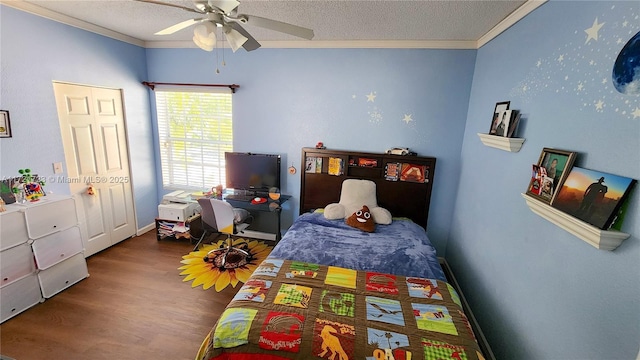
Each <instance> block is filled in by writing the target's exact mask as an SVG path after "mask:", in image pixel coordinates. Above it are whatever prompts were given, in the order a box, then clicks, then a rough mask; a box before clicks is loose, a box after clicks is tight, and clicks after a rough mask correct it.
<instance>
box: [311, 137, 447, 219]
mask: <svg viewBox="0 0 640 360" xmlns="http://www.w3.org/2000/svg"><path fill="white" fill-rule="evenodd" d="M318 159H320V160H318ZM336 159H340V160H336ZM330 162H332V163H334V164H335V163H339V162H341V163H342V170H341V173H340V170H338V171H337V173H340V174H339V175H335V173H336V171H334V170H333V169H330ZM408 165H414V166H412V167H410V166H408ZM388 167H389V168H390V169H389V171H387V168H388ZM394 167H395V168H397V172H396V175H398V179H397V180H396V181H393V180H390V179H393V178H394V177H395V176H393V175H394V173H393V171H392V170H393V168H394ZM403 168H404V169H405V171H404V174H405V176H402V169H403ZM435 168H436V158H433V157H422V156H401V155H388V154H377V153H366V152H355V151H343V150H330V149H316V148H302V164H301V171H300V173H301V175H300V176H301V183H300V214H303V213H305V212H308V211H313V210H315V209H320V208H324V207H325V206H327V205H328V204H331V203H337V202H338V201H340V190H341V188H342V182H343V181H344V180H346V179H367V180H372V181H374V182H375V183H376V189H377V194H376V195H377V198H378V206H382V207H383V208H386V209H387V210H389V211H390V212H391V215H393V216H396V217H408V218H410V219H411V220H413V221H414V222H415V223H417V224H418V225H420V226H422V227H424V228H425V229H426V227H427V220H428V218H429V204H430V202H431V189H432V187H433V174H434V171H435ZM330 170H331V171H330ZM388 178H389V179H388Z"/></svg>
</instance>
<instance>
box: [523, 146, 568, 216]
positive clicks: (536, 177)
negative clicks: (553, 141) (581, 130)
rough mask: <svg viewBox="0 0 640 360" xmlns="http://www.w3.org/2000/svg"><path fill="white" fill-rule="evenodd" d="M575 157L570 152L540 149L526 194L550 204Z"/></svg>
mask: <svg viewBox="0 0 640 360" xmlns="http://www.w3.org/2000/svg"><path fill="white" fill-rule="evenodd" d="M575 157H576V153H575V152H572V151H566V150H558V149H551V148H544V149H542V153H541V154H540V158H539V159H538V163H537V164H535V165H534V169H533V171H532V175H531V181H530V182H529V187H528V188H527V194H529V195H531V196H533V197H535V198H538V199H539V200H541V201H543V202H545V203H547V204H551V203H552V202H553V199H554V197H555V196H556V194H557V193H558V189H559V187H560V186H561V185H562V183H563V181H564V179H565V178H566V177H567V174H569V171H570V170H571V167H572V166H573V161H574V160H575Z"/></svg>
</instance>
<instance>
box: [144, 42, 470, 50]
mask: <svg viewBox="0 0 640 360" xmlns="http://www.w3.org/2000/svg"><path fill="white" fill-rule="evenodd" d="M221 45H222V46H223V47H225V48H229V45H228V44H227V43H226V41H223V42H221ZM260 45H261V46H260V47H262V48H265V49H472V50H475V49H476V42H475V41H446V40H443V41H427V40H357V41H343V40H340V41H334V40H331V41H326V40H318V41H315V40H311V41H309V40H305V41H301V40H292V41H260ZM144 47H146V48H149V49H165V48H178V49H184V48H197V46H196V45H195V44H194V43H193V42H192V41H146V42H144Z"/></svg>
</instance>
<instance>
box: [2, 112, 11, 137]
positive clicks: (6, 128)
mask: <svg viewBox="0 0 640 360" xmlns="http://www.w3.org/2000/svg"><path fill="white" fill-rule="evenodd" d="M10 137H11V122H10V121H9V111H7V110H0V138H10Z"/></svg>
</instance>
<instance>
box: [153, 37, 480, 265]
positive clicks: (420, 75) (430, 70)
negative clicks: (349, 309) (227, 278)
mask: <svg viewBox="0 0 640 360" xmlns="http://www.w3.org/2000/svg"><path fill="white" fill-rule="evenodd" d="M475 53H476V51H475V50H376V49H368V50H353V49H342V50H335V49H332V50H328V49H307V50H299V49H296V50H283V49H279V50H276V49H259V50H256V51H253V52H250V53H247V52H244V51H238V52H237V53H232V52H231V51H230V50H228V49H227V50H225V61H226V64H227V65H226V66H225V67H220V74H216V73H215V68H216V67H215V53H207V52H204V51H202V50H200V49H149V50H147V59H148V65H147V67H148V71H149V80H150V81H157V82H183V83H184V82H186V83H217V84H231V83H235V84H239V85H240V88H239V89H238V91H237V92H236V94H235V95H234V97H233V112H234V114H233V115H234V116H233V121H234V149H235V150H236V151H251V152H266V153H276V154H281V155H282V157H283V162H282V163H283V169H282V172H283V174H282V179H283V181H282V191H283V192H284V193H287V194H291V195H293V196H294V198H293V201H291V202H289V203H288V206H289V208H288V209H285V212H284V216H283V219H284V220H283V226H285V227H288V225H289V223H290V222H291V221H292V220H293V218H295V217H296V216H297V214H298V203H299V198H298V196H299V193H300V155H301V148H302V147H305V146H314V145H315V144H316V143H317V142H318V141H323V142H324V144H325V146H327V147H329V148H333V149H344V150H361V151H372V152H384V150H386V149H387V148H390V147H394V146H406V147H409V148H411V149H412V150H415V151H417V152H418V154H420V155H425V156H435V157H437V158H438V160H437V164H436V172H435V181H434V188H433V198H432V209H433V210H432V211H431V212H430V214H429V223H428V229H429V236H430V238H431V239H432V241H433V242H434V244H435V245H436V247H437V248H438V250H439V251H440V252H442V253H444V249H445V245H446V239H447V237H448V235H449V227H450V221H451V215H452V211H453V200H454V198H455V192H456V191H457V189H456V188H457V182H458V178H459V171H460V169H459V167H460V162H459V154H460V147H461V145H462V135H463V134H464V126H465V121H466V117H467V104H468V102H469V92H470V89H471V79H472V76H473V67H474V63H475ZM219 56H220V57H221V55H219ZM369 94H373V95H375V98H371V100H372V101H369V100H370V99H369V98H368V97H367V95H369ZM405 115H410V116H411V121H403V119H404V118H405ZM291 164H293V165H294V166H295V167H296V168H298V173H297V174H296V175H289V174H288V172H287V167H289V166H290V165H291ZM159 181H160V179H159ZM212 185H215V184H212Z"/></svg>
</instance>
